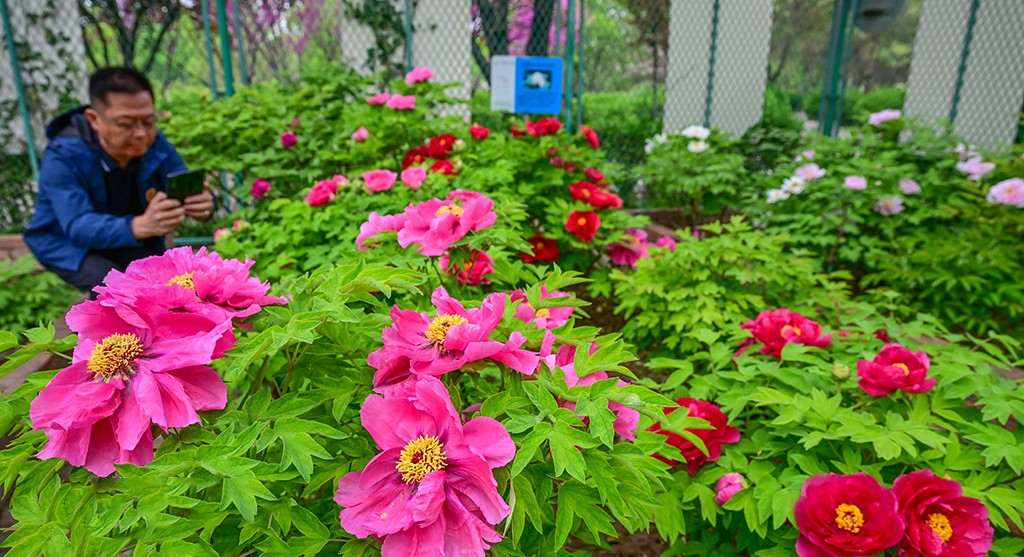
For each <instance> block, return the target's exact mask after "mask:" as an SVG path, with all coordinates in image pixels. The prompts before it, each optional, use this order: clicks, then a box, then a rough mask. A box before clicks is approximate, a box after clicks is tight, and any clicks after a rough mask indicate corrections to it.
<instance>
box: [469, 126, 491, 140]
mask: <svg viewBox="0 0 1024 557" xmlns="http://www.w3.org/2000/svg"><path fill="white" fill-rule="evenodd" d="M469 135H471V136H473V139H487V136H488V135H491V130H489V129H488V128H485V127H483V126H478V125H476V124H473V125H472V126H470V127H469Z"/></svg>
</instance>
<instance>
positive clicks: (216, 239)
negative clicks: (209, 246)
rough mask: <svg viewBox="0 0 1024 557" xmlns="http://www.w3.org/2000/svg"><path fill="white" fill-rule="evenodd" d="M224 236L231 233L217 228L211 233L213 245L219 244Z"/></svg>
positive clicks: (225, 229)
mask: <svg viewBox="0 0 1024 557" xmlns="http://www.w3.org/2000/svg"><path fill="white" fill-rule="evenodd" d="M225 234H227V235H228V236H230V235H231V231H230V230H228V229H227V228H218V229H217V230H214V231H213V242H214V243H217V242H219V241H220V239H221V238H223V237H225V236H224V235H225Z"/></svg>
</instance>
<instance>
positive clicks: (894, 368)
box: [857, 344, 935, 396]
mask: <svg viewBox="0 0 1024 557" xmlns="http://www.w3.org/2000/svg"><path fill="white" fill-rule="evenodd" d="M929 364H930V362H929V361H928V355H927V354H925V353H924V352H923V351H921V350H918V351H917V352H911V351H910V350H907V349H906V348H904V347H902V346H900V345H898V344H886V345H885V348H882V351H881V352H879V353H878V355H877V356H875V359H874V360H873V361H868V360H858V361H857V385H858V386H859V387H860V388H861V389H863V390H864V392H865V393H867V394H869V395H874V396H888V395H891V394H892V393H894V392H895V391H896V390H897V389H899V390H901V391H905V392H908V393H911V394H921V393H927V392H928V391H930V390H932V387H934V386H935V380H934V379H928V366H929Z"/></svg>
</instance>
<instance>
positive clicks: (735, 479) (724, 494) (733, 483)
mask: <svg viewBox="0 0 1024 557" xmlns="http://www.w3.org/2000/svg"><path fill="white" fill-rule="evenodd" d="M742 489H743V474H737V473H735V472H733V473H731V474H726V475H724V476H722V477H721V478H718V485H716V486H715V502H716V503H718V504H719V505H724V504H726V503H727V502H728V501H729V499H732V496H733V495H736V494H737V493H739V492H740V490H742Z"/></svg>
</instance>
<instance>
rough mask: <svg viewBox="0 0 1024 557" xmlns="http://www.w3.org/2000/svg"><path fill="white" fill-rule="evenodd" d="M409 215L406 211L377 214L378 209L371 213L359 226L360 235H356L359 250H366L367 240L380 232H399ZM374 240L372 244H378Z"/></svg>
mask: <svg viewBox="0 0 1024 557" xmlns="http://www.w3.org/2000/svg"><path fill="white" fill-rule="evenodd" d="M406 220H407V217H406V216H405V214H404V213H402V214H398V215H384V216H381V215H379V214H377V211H374V212H372V213H370V218H369V220H367V221H366V222H364V223H363V224H362V225H361V226H360V227H359V236H357V237H356V245H357V246H359V251H366V249H367V240H369V239H370V238H372V237H374V236H376V235H377V233H378V232H390V231H394V232H397V231H399V230H401V229H402V227H403V226H405V222H406ZM377 243H379V242H373V243H371V244H370V245H374V244H377Z"/></svg>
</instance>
